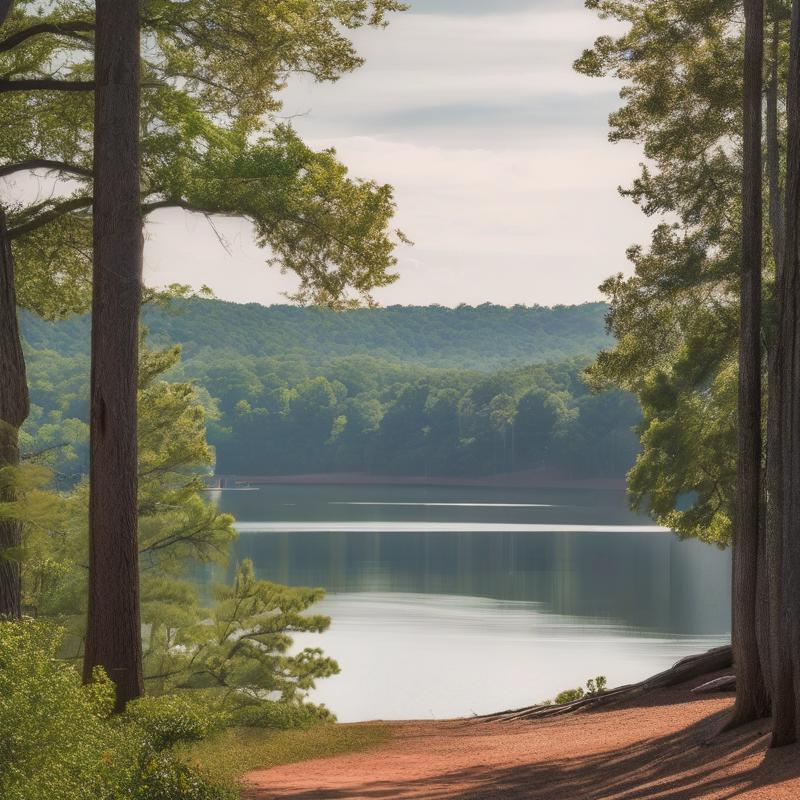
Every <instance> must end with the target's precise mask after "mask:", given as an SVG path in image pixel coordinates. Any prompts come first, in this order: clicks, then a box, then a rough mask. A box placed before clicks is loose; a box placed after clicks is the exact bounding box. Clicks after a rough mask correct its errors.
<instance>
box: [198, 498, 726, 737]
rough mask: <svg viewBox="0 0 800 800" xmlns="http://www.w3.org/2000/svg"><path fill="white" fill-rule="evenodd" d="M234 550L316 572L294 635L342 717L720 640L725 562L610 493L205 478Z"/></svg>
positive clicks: (650, 666)
mask: <svg viewBox="0 0 800 800" xmlns="http://www.w3.org/2000/svg"><path fill="white" fill-rule="evenodd" d="M211 496H212V497H214V498H215V501H216V502H217V503H218V504H219V507H220V509H222V510H224V511H228V512H230V513H232V514H234V515H235V516H236V518H237V520H238V527H239V530H240V533H241V535H240V539H239V541H238V542H237V543H236V546H235V558H236V559H243V558H250V559H252V560H253V562H254V564H255V568H256V571H257V573H258V576H259V577H261V578H266V579H269V580H272V581H277V582H280V583H285V584H289V585H293V586H321V587H324V588H325V589H326V590H327V591H328V594H327V596H326V598H325V600H324V601H323V602H322V603H321V604H320V605H318V606H317V607H315V610H318V611H319V612H320V613H325V614H329V615H330V616H331V618H332V624H331V627H330V630H329V631H327V632H326V633H324V634H322V635H304V636H302V637H298V644H299V645H302V646H320V647H322V648H323V649H324V650H325V652H326V653H327V654H328V655H330V656H332V657H334V658H336V659H337V661H338V662H339V664H340V666H341V668H342V673H341V674H340V675H338V676H335V677H333V678H329V679H326V680H324V681H321V682H320V685H319V687H318V689H317V690H316V691H315V692H314V694H313V695H312V699H313V700H314V701H315V702H323V703H325V704H326V705H327V706H328V707H329V708H330V709H331V710H333V711H334V712H335V713H336V715H337V716H338V718H339V719H340V720H341V721H344V722H351V721H358V720H366V719H422V718H445V717H456V716H469V715H472V714H482V713H488V712H491V711H498V710H502V709H506V708H512V707H519V706H523V705H530V704H533V703H536V702H538V701H541V700H545V699H548V698H552V697H554V696H555V695H556V694H557V693H558V692H559V691H561V690H562V689H566V688H570V687H575V686H579V685H582V684H584V683H585V682H586V680H587V678H590V677H593V676H595V675H605V676H606V677H607V678H608V681H609V685H610V686H614V685H619V684H623V683H628V682H631V681H635V680H639V679H642V678H645V677H647V676H648V675H651V674H653V673H655V672H658V671H660V670H661V669H664V668H666V667H667V666H669V665H671V664H672V663H673V662H675V661H676V660H677V659H679V658H681V657H683V656H685V655H689V654H691V653H696V652H700V651H703V650H706V649H708V648H710V647H714V646H717V645H719V644H721V643H725V642H727V641H729V638H730V616H729V597H730V559H729V555H728V553H725V552H721V551H719V550H718V549H716V548H713V547H709V546H707V545H704V544H701V543H699V542H695V541H690V542H680V541H679V540H678V539H677V538H676V537H675V536H674V535H673V534H672V533H670V532H667V531H662V530H660V529H658V528H656V527H655V526H654V525H653V523H652V522H651V521H649V520H648V519H647V518H643V517H640V516H636V515H634V514H632V513H631V512H630V511H629V510H628V509H627V507H626V504H625V497H624V494H623V493H622V492H619V491H608V490H584V489H581V490H576V489H563V490H542V489H497V488H476V487H464V488H458V487H447V488H444V487H416V486H415V487H408V486H266V487H263V488H261V489H260V490H258V491H252V492H212V493H211Z"/></svg>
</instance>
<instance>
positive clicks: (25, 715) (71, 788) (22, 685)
mask: <svg viewBox="0 0 800 800" xmlns="http://www.w3.org/2000/svg"><path fill="white" fill-rule="evenodd" d="M61 640H62V634H61V632H60V631H58V630H57V629H54V628H52V627H51V626H49V625H46V624H43V623H40V622H33V621H25V622H1V623H0V797H2V798H4V800H42V798H48V800H84V798H85V800H106V798H114V797H116V796H118V794H119V792H120V791H121V786H122V785H124V784H129V783H130V782H131V781H132V780H133V777H134V773H135V771H136V751H137V747H138V744H139V743H138V742H136V741H132V740H131V739H130V738H127V739H126V738H125V737H123V736H121V735H120V733H121V732H120V731H119V730H118V729H116V728H115V726H113V725H112V724H111V723H110V721H109V714H110V712H111V709H112V707H113V698H114V690H113V686H112V685H111V682H110V681H109V680H108V678H107V677H105V675H104V674H103V673H102V672H99V671H98V673H97V674H96V680H95V683H93V684H92V685H90V686H83V685H82V684H81V678H80V675H79V674H78V672H77V671H76V670H75V668H74V667H72V666H71V665H69V664H66V663H64V662H63V661H59V660H58V659H57V652H58V648H59V646H60V643H61Z"/></svg>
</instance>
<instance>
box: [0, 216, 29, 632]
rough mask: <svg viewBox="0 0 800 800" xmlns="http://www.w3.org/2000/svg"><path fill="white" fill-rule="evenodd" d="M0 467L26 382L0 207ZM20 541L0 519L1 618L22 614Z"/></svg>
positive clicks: (4, 498)
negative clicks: (8, 553)
mask: <svg viewBox="0 0 800 800" xmlns="http://www.w3.org/2000/svg"><path fill="white" fill-rule="evenodd" d="M0 376H2V380H0V469H5V468H9V467H10V468H13V467H15V466H17V465H18V464H19V448H18V446H17V439H18V435H19V429H20V428H21V427H22V423H23V422H25V420H26V418H27V416H28V411H29V408H30V407H29V401H28V382H27V379H26V376H25V359H24V356H23V354H22V341H21V339H20V334H19V325H18V322H17V295H16V291H15V288H14V257H13V254H12V252H11V242H10V241H9V239H8V229H7V227H6V216H5V212H4V211H3V209H2V208H0ZM14 499H15V498H14V489H13V487H12V486H10V485H9V484H8V483H7V481H5V480H3V481H0V502H9V501H13V500H14ZM21 543H22V525H21V524H20V523H19V522H17V521H15V520H2V519H0V617H6V618H12V619H18V618H19V617H20V616H21V614H22V583H21V570H20V564H19V561H18V560H17V558H16V557H15V556H14V554H13V553H12V554H10V555H11V557H10V558H4V556H3V554H4V553H5V552H7V551H8V550H13V549H14V548H18V547H19V546H20V545H21Z"/></svg>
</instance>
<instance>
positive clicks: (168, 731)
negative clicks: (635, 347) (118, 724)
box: [125, 695, 228, 751]
mask: <svg viewBox="0 0 800 800" xmlns="http://www.w3.org/2000/svg"><path fill="white" fill-rule="evenodd" d="M125 716H126V718H127V720H129V721H131V722H133V723H135V724H136V725H138V726H139V727H140V728H141V729H142V730H143V731H144V733H145V734H146V736H147V739H148V742H149V743H150V745H151V746H152V747H153V749H155V750H156V751H161V750H165V749H167V748H169V747H172V746H173V745H175V744H177V743H178V742H198V741H200V740H201V739H205V738H206V737H207V736H208V735H209V734H211V733H213V732H214V731H216V730H219V729H221V728H223V727H225V724H226V723H227V721H228V718H227V716H226V715H225V714H222V713H220V712H214V711H211V710H210V709H209V708H208V707H207V706H206V705H204V704H202V703H200V702H198V701H197V700H195V699H192V698H190V697H187V696H182V695H167V696H164V697H143V698H141V699H140V700H136V701H134V702H133V703H129V704H128V708H127V711H126V712H125Z"/></svg>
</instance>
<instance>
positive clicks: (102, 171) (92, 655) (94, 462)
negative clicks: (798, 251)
mask: <svg viewBox="0 0 800 800" xmlns="http://www.w3.org/2000/svg"><path fill="white" fill-rule="evenodd" d="M96 7H97V29H96V35H95V82H96V91H95V130H94V173H95V181H94V236H93V247H94V265H93V266H94V268H93V296H92V370H91V465H90V494H89V614H88V623H87V633H86V651H85V660H84V680H86V681H89V680H91V678H92V670H93V668H94V667H95V666H98V665H99V666H102V667H103V668H104V669H105V670H106V672H107V673H108V674H109V676H110V677H111V678H112V680H113V681H114V683H115V684H116V687H117V709H118V710H122V709H124V707H125V704H126V703H127V701H128V700H131V699H133V698H136V697H139V696H140V695H141V694H142V691H143V681H142V644H141V623H140V614H139V569H138V548H137V524H138V520H137V483H138V481H137V448H136V387H137V372H138V366H137V365H138V347H139V336H138V320H139V305H140V302H141V279H142V247H143V242H142V219H141V212H140V208H139V83H140V78H139V69H140V66H139V2H138V0H98V2H97V4H96Z"/></svg>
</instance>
